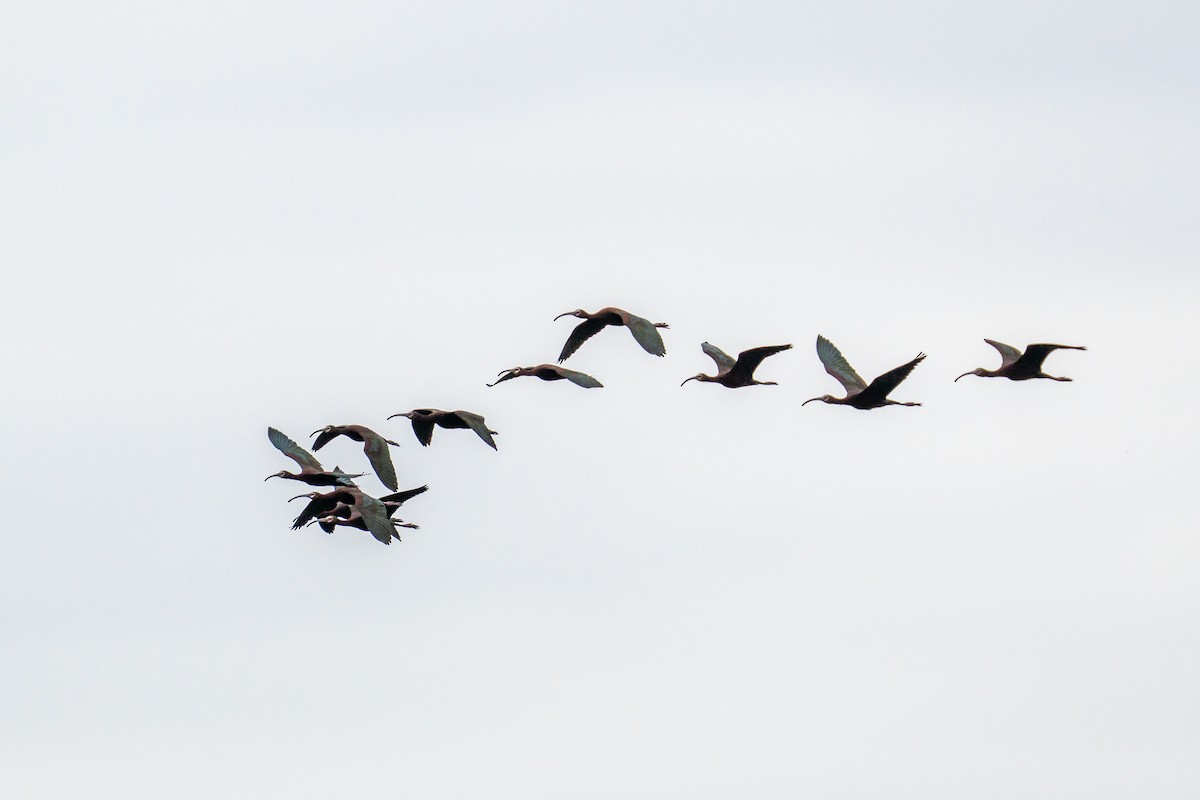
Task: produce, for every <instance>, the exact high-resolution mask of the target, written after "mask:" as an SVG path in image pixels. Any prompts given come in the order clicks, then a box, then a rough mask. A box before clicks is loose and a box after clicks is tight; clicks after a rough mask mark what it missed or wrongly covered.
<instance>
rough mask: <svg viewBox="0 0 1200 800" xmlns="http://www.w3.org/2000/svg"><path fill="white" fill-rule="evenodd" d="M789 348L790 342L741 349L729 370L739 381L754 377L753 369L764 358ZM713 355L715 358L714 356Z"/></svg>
mask: <svg viewBox="0 0 1200 800" xmlns="http://www.w3.org/2000/svg"><path fill="white" fill-rule="evenodd" d="M714 349H715V348H714ZM791 349H792V346H791V345H790V344H773V345H768V346H766V347H752V348H750V349H749V350H743V351H742V352H740V353H738V357H737V363H735V364H734V365H733V369H732V370H730V371H731V372H732V373H733V376H734V377H735V378H737V379H738V381H739V382H744V381H749V380H750V379H751V378H753V377H754V370H756V369H758V365H759V364H761V363H762V362H763V359H764V358H766V357H767V356H773V355H775V354H776V353H781V352H783V351H784V350H791ZM713 357H714V358H716V356H713ZM726 358H728V356H726Z"/></svg>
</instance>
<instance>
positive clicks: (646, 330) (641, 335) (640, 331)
mask: <svg viewBox="0 0 1200 800" xmlns="http://www.w3.org/2000/svg"><path fill="white" fill-rule="evenodd" d="M622 316H623V317H624V319H625V327H626V328H629V332H630V333H632V334H633V338H634V339H636V340H637V343H638V344H640V345H641V346H642V349H643V350H645V351H646V352H647V353H649V354H650V355H652V356H665V355H666V354H667V346H666V345H665V344H663V340H662V336H661V335H659V332H658V327H657V326H655V324H654V323H653V322H651V321H650V320H648V319H642V318H641V317H639V316H636V315H634V314H630V313H629V312H628V311H626V312H624V314H623V315H622Z"/></svg>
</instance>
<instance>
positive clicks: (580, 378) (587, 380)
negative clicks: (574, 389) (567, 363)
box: [556, 367, 604, 389]
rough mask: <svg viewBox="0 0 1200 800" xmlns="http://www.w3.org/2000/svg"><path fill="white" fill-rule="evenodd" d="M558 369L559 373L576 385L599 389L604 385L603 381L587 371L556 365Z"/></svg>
mask: <svg viewBox="0 0 1200 800" xmlns="http://www.w3.org/2000/svg"><path fill="white" fill-rule="evenodd" d="M556 370H557V372H558V374H559V375H562V376H563V377H564V378H566V379H567V380H569V381H570V382H571V383H573V384H575V385H576V386H582V387H583V388H585V389H597V388H602V387H603V386H604V384H603V383H601V382H600V381H598V380H596V379H595V378H593V377H592V376H591V375H588V374H586V373H583V372H576V371H575V370H573V369H567V368H566V367H556Z"/></svg>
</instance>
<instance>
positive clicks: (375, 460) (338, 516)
mask: <svg viewBox="0 0 1200 800" xmlns="http://www.w3.org/2000/svg"><path fill="white" fill-rule="evenodd" d="M567 316H573V317H578V318H580V319H582V320H583V322H581V323H579V324H578V325H576V326H575V329H574V330H573V331H571V335H570V336H569V337H568V338H567V341H566V344H564V345H563V348H562V352H561V353H559V356H558V362H559V363H558V364H538V365H536V366H532V367H513V368H511V369H507V370H503V371H501V372H500V373H499V375H498V377H497V379H496V381H494V382H493V383H489V384H487V385H488V386H495V385H497V384H499V383H503V382H504V381H507V380H511V379H513V378H522V377H534V378H539V379H541V380H543V381H560V380H568V381H571V382H572V383H574V384H575V385H577V386H582V387H583V388H585V389H595V388H600V387H602V386H603V384H602V383H600V381H598V380H596V379H595V378H593V377H592V376H591V375H588V374H586V373H583V372H577V371H575V370H572V369H567V368H566V367H563V366H562V362H564V361H566V360H567V359H568V358H570V357H571V355H573V354H574V353H575V352H576V351H577V350H578V349H579V348H580V346H582V345H583V343H584V342H586V341H587V340H588V339H590V338H591V337H593V336H595V335H596V334H597V333H599V332H600V331H602V330H604V329H605V328H606V327H609V326H616V327H624V328H628V329H629V332H630V333H631V334H632V335H633V338H634V339H635V340H636V341H637V343H638V344H639V345H641V347H642V349H643V350H645V351H646V352H647V353H650V354H651V355H655V356H663V355H666V352H667V349H666V346H665V345H664V344H663V340H662V335H661V334H659V332H658V329H659V328H666V327H668V326H667V324H666V323H664V322H650V321H649V320H647V319H644V318H642V317H639V316H636V315H634V314H630V313H629V312H628V311H625V310H623V309H620V308H612V307H609V308H602V309H600V310H599V311H597V312H595V313H594V314H592V313H588V312H587V311H584V310H583V309H581V308H579V309H575V310H574V311H568V312H566V313H565V314H559V315H558V316H557V317H555V318H554V319H555V320H558V319H560V318H562V317H567ZM984 341H985V342H987V343H988V344H990V345H991V346H992V347H994V348H996V350H997V351H999V353H1000V359H1001V363H1000V366H999V368H997V369H994V370H989V369H984V368H983V367H980V368H978V369H973V370H971V371H969V372H964V373H963V374H962V375H959V376H958V377H957V378H955V379H954V380H955V382H957V381H958V380H959V379H960V378H965V377H966V376H967V375H978V376H979V377H983V378H1008V379H1009V380H1013V381H1027V380H1032V379H1034V378H1046V379H1048V380H1053V381H1069V380H1071V379H1070V378H1063V377H1058V376H1054V375H1047V374H1046V373H1045V372H1043V371H1042V364H1043V363H1044V362H1045V360H1046V356H1048V355H1050V353H1052V352H1054V351H1055V350H1086V349H1087V348H1086V347H1080V346H1076V345H1066V344H1031V345H1029V346H1028V347H1026V348H1025V350H1024V351H1023V352H1022V351H1020V350H1018V349H1017V348H1015V347H1013V346H1011V345H1007V344H1004V343H1003V342H997V341H993V340H991V339H984ZM791 347H792V346H791V345H790V344H779V345H768V346H766V347H753V348H750V349H749V350H743V351H742V352H740V353H738V356H737V358H731V357H730V356H729V355H728V354H726V353H725V352H724V351H722V350H721V349H720V348H719V347H716V346H715V345H712V344H709V343H708V342H704V343H703V344H701V345H700V348H701V350H703V351H704V352H705V354H707V355H708V356H709V357H710V358H712V360H713V361H714V362H715V363H716V366H717V374H716V375H707V374H705V373H703V372H702V373H698V374H696V375H693V376H692V377H690V378H688V379H687V380H685V381H684V382H683V383H681V384H680V386H683V385H684V384H686V383H687V382H688V381H699V382H701V383H719V384H721V385H722V386H725V387H727V388H729V389H740V388H742V387H745V386H774V385H776V384H775V382H774V381H760V380H757V379H756V378H755V377H754V372H755V370H757V369H758V367H759V365H760V364H762V362H763V361H764V360H765V359H767V358H768V357H770V356H773V355H775V354H776V353H780V352H782V351H784V350H790V349H791ZM817 356H818V358H820V359H821V363H822V364H823V365H824V366H825V371H826V372H828V373H829V374H830V375H832V376H833V377H834V378H835V379H836V380H837V381H838V383H840V384H841V385H842V388H843V389H844V390H845V392H846V394H845V396H844V397H835V396H834V395H829V394H826V395H821V396H820V397H814V398H812V399H810V400H806V401H804V403H802V404H801V405H808V404H809V403H812V402H815V401H817V400H820V401H821V402H823V403H831V404H834V405H846V406H851V407H853V408H857V409H861V410H864V411H865V410H869V409H873V408H882V407H883V406H919V405H921V404H920V403H912V402H900V401H898V400H892V399H891V398H889V397H888V395H890V394H891V393H892V391H893V390H894V389H895V388H896V387H897V386H899V385H900V384H901V383H902V382H903V381H904V379H905V378H907V377H908V376H909V374H910V373H911V372H912V371H913V369H915V368H916V366H917V365H918V364H920V363H921V361H922V360H923V359H924V358H925V354H924V353H920V354H918V355H917V357H916V358H914V359H913V360H911V361H909V362H907V363H904V364H901V365H900V366H898V367H896V368H895V369H892V370H889V371H887V372H885V373H883V374H882V375H880V376H879V377H877V378H875V380H873V381H871V382H870V383H867V382H866V381H864V380H863V379H862V378H861V377H860V376H859V374H858V373H857V372H855V371H854V368H853V367H851V366H850V364H849V362H848V361H846V358H845V357H844V356H843V355H842V354H841V351H839V350H838V349H837V348H836V347H835V346H834V345H833V343H832V342H830V341H829V340H828V339H826V338H825V337H824V336H817ZM396 417H405V418H407V419H408V420H409V421H410V422H411V423H412V429H413V434H414V435H416V437H417V441H419V442H420V443H421V444H422V445H424V446H426V447H427V446H429V444H430V443H431V442H432V441H433V431H434V428H435V427H442V428H449V429H452V430H454V429H469V430H472V431H474V432H475V433H476V435H478V436H479V438H480V439H482V440H483V441H484V442H485V443H486V444H487V445H488V446H489V447H491V448H492V449H493V450H495V449H497V447H496V440H495V439H494V438H492V437H493V436H496V435H498V432H497V431H494V430H491V429H490V428H489V427H488V425H487V422H486V421H485V420H484V418H483V417H482V416H480V415H479V414H475V413H473V412H470V411H461V410H460V411H442V410H440V409H436V408H417V409H413V410H412V411H406V412H404V413H402V414H393V415H392V416H390V417H388V419H394V418H396ZM310 435H311V436H315V437H316V439H315V440H314V441H313V444H312V449H313V450H320V449H321V448H322V447H324V446H325V445H326V444H328V443H329V442H330V441H332V440H333V439H335V438H337V437H338V436H345V437H347V438H349V439H352V440H354V441H356V442H362V443H363V452H364V453H365V454H366V456H367V461H368V462H370V465H371V468H372V470H373V471H374V472H375V475H376V477H378V478H379V481H380V482H381V483H382V484H383V485H384V486H386V487H387V488H388V489H391V490H392V494H386V495H382V496H380V497H373V496H371V495H369V494H367V493H366V492H364V491H363V490H362V489H360V488H359V487H358V486H357V484H355V482H354V479H355V478H361V477H363V476H364V475H366V474H367V473H365V472H359V473H347V472H343V471H342V469H341V467H337V466H335V467H334V468H333V469H332V470H326V469H325V468H324V467H322V466H321V462H320V461H318V460H317V458H316V457H315V456H314V455H313V454H312V453H310V452H309V451H308V450H305V449H304V448H303V447H301V446H300V445H298V444H296V442H294V441H293V440H292V439H290V438H288V437H287V436H286V435H285V434H283V433H281V432H280V431H278V430H276V429H275V428H268V429H267V438H268V439H270V441H271V444H273V445H274V446H275V447H276V448H278V449H279V450H280V452H282V453H283V454H284V455H285V456H287V457H288V458H290V459H292V460H293V461H295V462H296V463H297V464H298V465H299V466H300V471H299V472H288V471H287V470H281V471H279V472H277V473H275V474H274V475H268V476H267V478H266V479H265V480H269V479H271V478H287V479H289V480H294V481H300V482H301V483H306V484H308V485H309V486H324V487H332V488H330V490H329V491H326V492H307V493H305V494H301V495H297V496H296V497H293V498H291V499H292V500H298V499H302V498H308V504H307V505H306V506H305V507H304V509H303V510H302V511H301V512H300V514H299V515H297V516H296V518H295V519H294V520H293V521H292V529H293V530H299V529H300V528H303V527H305V526H307V525H313V524H316V525H319V526H320V527H321V528H322V529H323V530H324V531H325V532H326V533H332V532H333V530H334V529H335V528H336V527H337V526H345V527H349V528H357V529H359V530H364V531H368V532H369V533H370V534H371V535H372V536H374V537H375V538H376V539H377V540H378V541H380V542H382V543H383V544H391V542H392V539H396V540H399V539H400V536H399V534H398V532H397V529H398V528H416V527H418V526H417V525H414V524H413V523H411V522H405V521H403V520H401V519H397V518H396V517H395V516H394V515H395V513H396V511H397V510H399V508H400V506H402V505H404V503H405V502H407V501H408V500H410V499H412V498H413V497H416V496H417V495H419V494H422V493H423V492H425V491H427V490H428V489H429V487H428V486H419V487H417V488H415V489H406V490H404V491H399V485H398V483H397V481H396V470H395V468H394V467H393V466H392V457H391V453H390V451H389V449H388V448H389V446H391V445H397V446H398V443H397V442H394V441H392V440H391V439H385V438H384V437H383V436H380V435H379V434H378V433H376V432H375V431H373V430H371V429H370V428H367V427H365V426H363V425H327V426H325V427H324V428H321V429H320V430H316V431H313V432H312V433H311V434H310ZM289 502H291V501H290V500H289Z"/></svg>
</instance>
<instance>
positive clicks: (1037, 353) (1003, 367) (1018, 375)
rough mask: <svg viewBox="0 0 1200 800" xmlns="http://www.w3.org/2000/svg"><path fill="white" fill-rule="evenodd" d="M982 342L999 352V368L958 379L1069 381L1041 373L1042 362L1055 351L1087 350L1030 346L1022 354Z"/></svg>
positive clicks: (979, 370)
mask: <svg viewBox="0 0 1200 800" xmlns="http://www.w3.org/2000/svg"><path fill="white" fill-rule="evenodd" d="M984 341H985V342H987V343H988V344H990V345H991V346H992V347H994V348H996V349H997V350H999V351H1000V368H999V369H994V370H993V369H984V368H983V367H980V368H979V369H973V370H971V371H970V372H964V373H963V374H962V375H959V376H958V378H965V377H967V376H968V375H978V376H979V377H981V378H1008V379H1009V380H1010V381H1028V380H1032V379H1033V378H1048V379H1049V380H1052V381H1069V380H1071V379H1070V378H1058V377H1055V376H1054V375H1047V374H1046V373H1044V372H1042V362H1044V361H1045V360H1046V356H1048V355H1050V354H1051V353H1053V352H1054V351H1055V350H1087V348H1086V347H1078V346H1076V345H1072V344H1031V345H1029V347H1026V348H1025V352H1024V353H1022V352H1021V351H1020V350H1018V349H1017V348H1015V347H1013V346H1012V345H1009V344H1005V343H1004V342H996V341H992V340H991V339H984ZM958 378H955V379H954V382H955V383H958Z"/></svg>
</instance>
